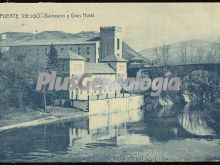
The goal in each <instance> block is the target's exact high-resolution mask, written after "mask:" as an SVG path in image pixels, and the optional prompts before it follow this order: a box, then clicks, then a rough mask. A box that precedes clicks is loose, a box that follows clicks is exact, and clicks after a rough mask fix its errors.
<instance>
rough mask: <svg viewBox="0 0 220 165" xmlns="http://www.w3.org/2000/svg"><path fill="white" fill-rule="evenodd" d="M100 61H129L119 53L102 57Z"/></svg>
mask: <svg viewBox="0 0 220 165" xmlns="http://www.w3.org/2000/svg"><path fill="white" fill-rule="evenodd" d="M100 62H127V60H125V59H124V58H122V57H120V56H117V55H116V56H115V55H110V56H107V57H104V58H102V59H100Z"/></svg>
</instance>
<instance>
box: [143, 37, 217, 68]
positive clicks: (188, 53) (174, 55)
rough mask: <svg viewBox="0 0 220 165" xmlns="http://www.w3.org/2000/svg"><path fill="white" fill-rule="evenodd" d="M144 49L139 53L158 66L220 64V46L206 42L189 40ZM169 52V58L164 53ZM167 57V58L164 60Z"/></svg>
mask: <svg viewBox="0 0 220 165" xmlns="http://www.w3.org/2000/svg"><path fill="white" fill-rule="evenodd" d="M163 46H164V45H162V46H160V47H154V48H149V49H144V50H142V51H140V52H139V53H140V54H141V55H142V56H143V57H145V58H147V59H150V60H153V61H154V62H156V63H158V64H163V63H164V61H165V60H166V62H167V63H168V64H185V63H208V62H216V63H219V62H220V44H219V43H215V42H208V41H204V40H189V41H183V42H179V43H174V44H169V45H165V46H164V47H163ZM166 50H168V51H167V56H164V54H166V53H163V52H166ZM164 57H165V58H164Z"/></svg>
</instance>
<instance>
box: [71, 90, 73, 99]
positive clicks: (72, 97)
mask: <svg viewBox="0 0 220 165" xmlns="http://www.w3.org/2000/svg"><path fill="white" fill-rule="evenodd" d="M71 98H72V99H73V91H72V92H71Z"/></svg>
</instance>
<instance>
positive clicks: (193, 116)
mask: <svg viewBox="0 0 220 165" xmlns="http://www.w3.org/2000/svg"><path fill="white" fill-rule="evenodd" d="M183 111H184V113H183V114H181V115H179V116H178V121H179V123H180V125H181V126H182V127H183V128H184V129H185V130H186V131H187V132H189V133H191V134H194V135H200V136H209V135H214V134H215V131H214V130H213V129H212V128H210V127H209V126H208V124H207V121H206V119H207V118H206V117H207V116H206V115H207V112H205V111H203V110H193V109H189V104H188V105H186V106H185V107H184V109H183ZM210 117H211V116H210Z"/></svg>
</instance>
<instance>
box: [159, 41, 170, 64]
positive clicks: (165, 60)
mask: <svg viewBox="0 0 220 165" xmlns="http://www.w3.org/2000/svg"><path fill="white" fill-rule="evenodd" d="M160 49H161V56H162V60H163V65H164V66H166V65H167V63H168V59H169V54H168V52H169V49H170V46H169V45H163V46H162V47H161V48H160Z"/></svg>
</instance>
